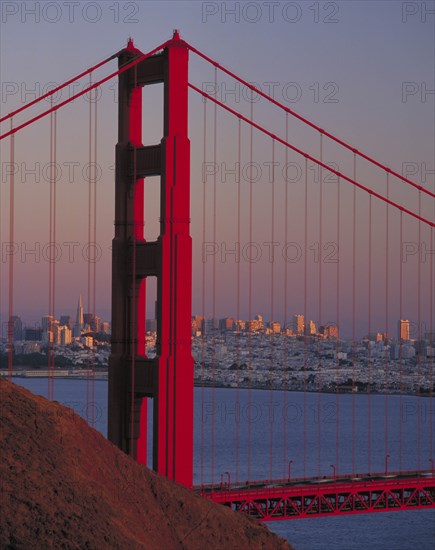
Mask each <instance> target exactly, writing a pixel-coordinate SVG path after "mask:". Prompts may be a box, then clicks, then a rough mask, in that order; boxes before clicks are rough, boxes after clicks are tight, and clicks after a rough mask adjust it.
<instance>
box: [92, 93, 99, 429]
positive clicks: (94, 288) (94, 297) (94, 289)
mask: <svg viewBox="0 0 435 550" xmlns="http://www.w3.org/2000/svg"><path fill="white" fill-rule="evenodd" d="M97 145H98V88H95V105H94V174H93V177H94V227H93V241H94V266H93V267H94V273H93V275H94V276H93V281H92V315H93V317H94V325H95V326H94V329H95V333H97V328H98V327H97V311H96V310H97V303H96V302H97V179H98V164H97V158H98V157H97ZM92 351H93V353H92V392H91V399H92V418H91V421H92V422H91V425H92V426H94V425H95V353H96V346H95V341H94V345H93V348H92Z"/></svg>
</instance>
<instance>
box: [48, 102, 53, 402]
mask: <svg viewBox="0 0 435 550" xmlns="http://www.w3.org/2000/svg"><path fill="white" fill-rule="evenodd" d="M50 106H51V107H53V98H50ZM49 162H50V170H49V180H50V181H49V184H50V191H49V211H50V213H49V222H48V243H49V247H50V254H49V258H48V311H47V321H46V323H47V327H46V330H47V373H48V376H47V383H48V390H47V392H48V394H47V397H48V399H51V357H52V340H51V339H52V338H53V337H54V323H53V322H52V319H51V318H50V315H51V311H52V303H51V299H52V296H53V294H52V292H51V289H52V287H53V264H52V262H51V260H52V254H53V244H52V239H53V112H51V113H50V161H49Z"/></svg>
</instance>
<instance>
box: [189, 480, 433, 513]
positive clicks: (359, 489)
mask: <svg viewBox="0 0 435 550" xmlns="http://www.w3.org/2000/svg"><path fill="white" fill-rule="evenodd" d="M195 490H196V491H197V492H198V493H199V494H201V495H202V496H203V497H204V498H208V499H210V500H213V501H214V502H218V503H221V504H223V505H224V506H228V507H230V508H231V509H232V510H234V511H236V512H244V513H247V514H248V515H250V516H252V517H254V518H257V519H259V520H261V521H275V520H283V519H292V518H308V517H321V516H336V515H343V514H364V513H373V512H391V511H398V510H415V509H424V508H435V476H434V473H433V472H431V471H422V472H401V473H397V472H392V473H391V474H388V475H385V474H372V475H364V476H358V477H352V476H343V475H341V476H337V477H336V478H335V479H333V478H320V479H319V478H310V479H308V478H306V479H294V480H290V481H289V480H273V481H255V482H250V483H248V484H242V483H231V484H228V483H222V484H219V485H216V484H215V485H203V486H200V487H195Z"/></svg>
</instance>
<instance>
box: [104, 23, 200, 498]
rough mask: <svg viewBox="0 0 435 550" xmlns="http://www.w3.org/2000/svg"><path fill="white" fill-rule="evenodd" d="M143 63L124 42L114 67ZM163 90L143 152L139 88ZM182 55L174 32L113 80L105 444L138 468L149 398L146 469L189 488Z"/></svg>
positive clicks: (188, 264) (188, 267)
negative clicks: (151, 195) (148, 329)
mask: <svg viewBox="0 0 435 550" xmlns="http://www.w3.org/2000/svg"><path fill="white" fill-rule="evenodd" d="M140 55H142V54H141V52H140V51H139V50H137V49H135V48H134V46H133V43H132V41H131V40H130V41H129V44H128V47H127V48H126V49H125V50H123V51H122V53H121V55H120V56H119V66H120V67H121V66H123V65H125V64H126V63H128V62H130V61H132V60H133V59H135V58H137V56H140ZM162 82H163V85H164V86H163V87H164V133H163V139H162V141H161V143H160V144H158V145H151V146H146V147H144V146H143V145H142V87H143V86H147V85H151V84H155V83H162ZM187 82H188V48H187V46H186V44H185V42H184V41H182V40H180V37H179V34H178V32H177V31H175V32H174V36H173V39H172V40H171V41H169V42H168V43H167V46H166V47H165V49H164V50H163V52H162V53H159V54H156V55H154V56H152V57H149V58H147V59H144V60H143V61H141V62H139V63H138V64H137V65H135V66H134V67H132V68H131V69H129V70H127V71H125V72H123V73H122V74H120V75H119V120H118V123H119V128H118V144H117V146H116V183H115V238H114V239H113V251H112V271H113V272H112V354H111V357H110V362H109V416H108V436H109V439H110V441H112V442H113V443H114V444H115V445H117V446H118V447H119V448H120V449H122V450H123V451H125V452H126V453H128V454H130V455H131V456H133V457H134V458H136V459H137V460H138V461H139V462H142V463H146V456H147V448H146V442H147V401H148V398H152V399H153V468H154V470H156V471H157V472H159V473H161V474H163V475H165V476H167V477H169V478H170V479H173V480H175V481H177V482H179V483H182V484H183V485H186V486H188V487H190V486H192V469H193V467H192V464H193V359H192V354H191V334H190V330H191V329H190V327H191V307H192V306H191V302H192V300H191V295H192V288H191V287H192V242H191V237H190V233H189V227H190V143H189V139H188V130H187V129H188V117H187V114H188V85H187ZM156 175H159V176H160V178H161V193H160V196H161V199H160V201H161V204H160V235H159V237H158V239H157V241H155V242H145V240H144V236H143V225H144V178H146V176H156ZM149 276H155V277H156V278H157V346H156V348H157V355H156V357H155V358H154V359H148V358H147V357H146V353H145V315H146V313H145V296H146V294H145V288H146V287H145V285H146V278H147V277H149Z"/></svg>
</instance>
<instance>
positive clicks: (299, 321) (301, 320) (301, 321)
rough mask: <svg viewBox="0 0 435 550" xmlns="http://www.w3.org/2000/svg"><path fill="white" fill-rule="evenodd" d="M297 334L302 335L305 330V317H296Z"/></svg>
mask: <svg viewBox="0 0 435 550" xmlns="http://www.w3.org/2000/svg"><path fill="white" fill-rule="evenodd" d="M293 319H294V325H295V328H294V330H295V334H297V335H298V336H300V335H302V334H303V333H304V330H305V317H304V316H303V315H294V317H293Z"/></svg>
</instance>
